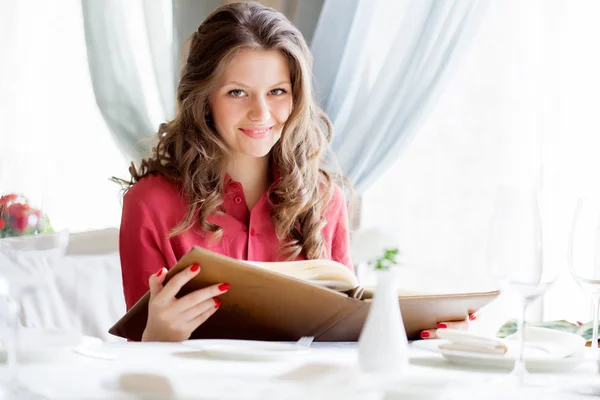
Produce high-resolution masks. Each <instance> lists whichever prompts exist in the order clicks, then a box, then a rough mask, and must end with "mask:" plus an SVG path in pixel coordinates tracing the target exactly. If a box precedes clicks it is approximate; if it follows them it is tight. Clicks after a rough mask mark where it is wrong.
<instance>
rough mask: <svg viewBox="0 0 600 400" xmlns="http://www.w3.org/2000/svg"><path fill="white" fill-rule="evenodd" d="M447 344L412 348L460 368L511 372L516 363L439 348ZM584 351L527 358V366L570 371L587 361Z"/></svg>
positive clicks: (422, 344) (537, 369)
mask: <svg viewBox="0 0 600 400" xmlns="http://www.w3.org/2000/svg"><path fill="white" fill-rule="evenodd" d="M447 343H450V342H449V341H448V340H443V339H431V340H416V341H414V342H412V344H411V346H413V347H414V348H417V349H422V350H429V351H433V352H435V353H439V354H441V355H442V356H444V358H446V360H448V362H450V363H451V364H455V365H460V366H467V367H475V368H489V369H507V370H510V369H512V368H513V366H514V363H515V359H514V358H513V357H511V356H507V355H497V354H483V353H473V352H466V351H457V350H446V349H440V348H439V346H440V345H442V344H447ZM583 350H584V349H582V350H581V352H578V353H575V354H573V355H571V356H569V357H564V358H553V357H550V356H544V357H541V356H530V357H525V365H526V367H527V369H528V370H529V371H530V372H534V371H535V372H561V371H569V370H572V369H573V368H576V367H578V366H579V365H580V364H581V363H583V362H585V361H586V359H585V357H584V355H583Z"/></svg>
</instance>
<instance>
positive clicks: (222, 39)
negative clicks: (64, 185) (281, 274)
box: [119, 2, 352, 259]
mask: <svg viewBox="0 0 600 400" xmlns="http://www.w3.org/2000/svg"><path fill="white" fill-rule="evenodd" d="M188 46H189V48H188V54H187V61H186V62H185V65H184V66H183V68H182V71H181V78H180V82H179V86H178V88H177V113H176V116H175V118H174V119H173V120H172V121H170V122H167V123H163V124H161V125H160V127H159V130H158V134H157V139H158V143H157V145H156V147H154V148H153V149H152V155H151V156H150V157H149V158H146V159H142V161H141V164H140V166H139V169H137V168H136V167H135V165H134V163H132V164H131V167H130V168H129V172H130V173H131V180H130V181H123V180H119V181H120V183H122V184H124V185H125V190H127V188H129V187H131V185H133V184H135V182H137V181H139V180H140V179H141V178H142V177H144V176H146V175H148V174H151V173H160V174H162V175H163V176H164V177H166V178H167V179H169V180H170V181H172V182H174V183H176V184H178V185H179V186H180V188H181V190H182V193H183V194H184V195H185V196H186V197H187V199H188V201H189V207H188V211H187V215H186V216H185V219H184V220H183V221H181V223H180V224H179V225H177V226H176V227H174V229H173V230H172V231H171V236H173V235H177V234H179V233H181V232H183V231H186V230H188V229H190V228H192V227H193V226H194V225H195V224H196V223H199V224H200V226H201V227H202V229H204V230H205V231H210V232H213V233H214V236H216V237H221V236H222V233H223V232H222V228H221V227H220V226H217V225H214V224H211V223H210V222H208V220H207V217H208V216H209V215H211V214H212V213H213V212H222V207H221V206H222V203H223V199H224V194H223V193H224V191H223V190H224V187H223V186H224V178H225V165H226V160H227V159H228V157H229V155H230V152H229V149H228V148H227V145H226V144H225V142H224V141H223V140H222V138H221V136H220V135H219V133H218V132H217V131H216V129H215V126H214V124H213V122H212V117H211V107H210V102H209V97H210V94H211V93H212V91H213V90H214V89H215V85H216V82H217V78H218V77H220V75H221V74H222V73H223V71H224V69H225V67H226V66H227V64H228V62H229V61H230V60H231V59H232V58H233V57H234V56H235V54H236V53H237V52H238V51H239V50H241V49H262V50H276V51H279V52H281V54H283V55H284V56H285V58H286V59H287V62H288V64H289V69H290V75H291V84H292V96H293V98H292V99H293V109H292V112H291V114H290V116H289V118H288V119H287V121H286V123H285V125H284V127H283V132H282V135H281V138H280V140H279V141H278V142H277V143H276V144H275V145H274V147H273V148H272V150H271V154H270V156H271V160H272V163H274V165H275V166H276V167H277V168H278V171H279V172H280V175H281V177H280V179H278V180H277V181H275V182H273V184H272V185H271V187H270V188H269V196H268V198H269V201H270V203H271V218H272V220H273V223H274V226H275V232H276V234H277V237H278V238H279V240H280V242H281V246H280V249H279V250H280V252H279V256H280V257H285V258H287V259H295V258H297V257H298V256H299V255H300V254H303V255H304V257H306V258H308V259H316V258H320V257H322V256H323V255H324V250H325V248H324V243H323V238H322V235H321V231H322V228H323V227H324V226H325V223H326V221H325V218H324V216H323V215H324V211H325V208H326V206H327V204H328V202H329V200H330V199H331V197H332V194H333V186H334V182H335V181H337V182H345V183H346V185H348V184H347V180H345V179H344V178H343V177H342V175H341V174H339V172H336V173H332V175H330V174H329V173H328V172H327V171H326V170H324V169H323V168H321V167H322V166H323V165H324V157H325V152H326V151H327V149H328V148H329V143H330V142H331V139H332V135H333V128H332V125H331V122H330V121H329V119H328V118H327V116H326V115H325V113H324V112H323V111H322V110H321V109H320V108H319V107H318V105H317V103H316V101H315V98H314V90H313V85H312V55H311V53H310V50H309V48H308V45H307V44H306V41H305V40H304V38H303V36H302V34H301V33H300V31H298V29H297V28H296V27H295V26H294V25H293V24H292V23H291V22H289V21H288V19H287V18H286V17H285V16H284V15H283V14H281V13H279V12H277V11H275V10H273V9H271V8H268V7H265V6H263V5H261V4H258V3H252V2H241V3H232V4H228V5H226V6H223V7H220V8H218V9H217V10H215V11H214V12H213V13H211V14H210V15H209V16H208V17H207V18H206V20H205V21H204V22H203V23H202V24H201V25H200V27H199V28H198V29H197V30H196V32H194V33H193V34H192V36H191V37H190V38H189V39H188ZM335 171H338V169H337V168H335ZM351 190H352V189H351Z"/></svg>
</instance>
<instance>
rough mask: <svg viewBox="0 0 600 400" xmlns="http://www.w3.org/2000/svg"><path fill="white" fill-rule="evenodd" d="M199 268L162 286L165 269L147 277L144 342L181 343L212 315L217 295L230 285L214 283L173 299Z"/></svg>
mask: <svg viewBox="0 0 600 400" xmlns="http://www.w3.org/2000/svg"><path fill="white" fill-rule="evenodd" d="M199 271H200V267H199V266H198V265H197V264H196V265H193V266H191V267H189V268H186V269H185V270H184V271H181V272H180V273H178V274H177V275H175V276H174V277H173V278H172V279H171V280H170V281H169V282H168V283H167V284H166V285H164V286H163V282H164V280H165V276H166V275H167V274H166V272H167V269H166V268H161V269H160V270H159V271H158V272H157V273H155V274H153V275H151V276H150V279H149V284H150V302H149V304H148V322H147V323H146V329H144V333H143V334H142V341H143V342H181V341H183V340H187V339H189V338H190V335H191V334H192V332H194V330H195V329H196V328H197V327H199V326H200V325H201V324H202V323H204V321H206V320H207V319H208V318H209V317H210V316H211V315H213V314H214V313H215V312H216V311H217V309H218V308H219V306H220V305H221V301H220V300H219V299H218V298H216V296H218V295H220V294H222V293H225V292H227V290H228V289H229V284H226V283H223V284H216V285H212V286H208V287H206V288H203V289H198V290H196V291H194V292H192V293H188V294H187V295H185V296H183V297H181V298H179V299H178V298H176V297H175V296H176V295H177V293H179V290H180V289H181V288H182V287H183V286H184V285H185V284H186V283H187V282H188V281H190V280H191V279H192V278H193V277H194V276H196V275H197V274H198V272H199Z"/></svg>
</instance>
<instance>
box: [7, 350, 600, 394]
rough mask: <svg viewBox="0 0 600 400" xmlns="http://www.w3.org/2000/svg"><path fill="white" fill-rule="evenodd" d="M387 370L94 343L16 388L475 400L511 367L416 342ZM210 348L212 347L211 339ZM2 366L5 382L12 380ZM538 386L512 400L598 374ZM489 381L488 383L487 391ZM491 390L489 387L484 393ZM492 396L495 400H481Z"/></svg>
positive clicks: (586, 381)
mask: <svg viewBox="0 0 600 400" xmlns="http://www.w3.org/2000/svg"><path fill="white" fill-rule="evenodd" d="M417 342H420V341H416V342H411V343H410V344H409V354H408V356H409V357H408V359H409V362H408V364H407V365H405V366H404V367H403V368H399V369H394V370H391V371H379V372H367V371H363V370H362V369H361V367H360V362H359V350H358V349H359V345H358V343H356V342H313V343H312V344H311V345H310V347H308V348H307V349H305V351H298V352H289V353H286V354H280V353H275V354H273V356H272V357H263V358H261V357H255V358H253V357H239V358H236V357H235V354H234V355H233V356H231V354H229V356H219V354H218V353H217V354H214V352H210V351H206V349H205V348H204V347H203V343H202V341H198V340H196V341H187V342H178V343H139V342H118V343H107V342H98V343H94V344H92V345H86V346H85V347H81V346H79V347H75V348H65V349H61V351H58V352H57V351H54V352H52V353H51V354H49V355H46V356H45V357H44V355H41V356H40V357H35V356H33V357H32V356H31V355H30V356H29V357H28V358H27V357H26V358H25V359H22V360H21V362H20V363H19V366H18V369H17V378H18V382H19V383H20V385H22V386H23V387H25V388H27V389H28V390H30V391H31V392H32V393H33V394H35V395H36V396H37V397H36V398H40V399H309V400H316V399H344V400H348V399H366V400H370V399H385V400H392V399H417V400H421V399H469V398H492V397H493V395H494V394H497V393H496V392H495V390H492V389H491V388H494V387H498V386H493V385H492V383H494V382H495V383H497V382H502V380H503V379H506V378H508V377H509V375H508V374H509V372H510V371H509V369H506V368H489V367H488V368H482V367H477V366H465V365H457V364H453V363H451V362H450V361H448V359H446V358H445V357H444V356H443V355H442V354H440V353H439V352H435V351H430V350H428V349H426V348H424V347H423V346H419V344H420V343H417ZM206 343H209V342H206ZM9 372H10V371H9V370H8V368H7V366H6V364H0V378H1V379H0V382H2V384H3V385H7V384H9V383H10V375H9ZM530 377H534V378H536V379H537V380H538V381H540V382H545V383H542V384H536V385H531V386H524V387H523V388H522V390H521V391H520V392H518V393H519V395H518V396H511V397H510V398H527V399H535V398H541V397H542V396H543V398H544V399H579V398H581V399H590V396H600V374H599V373H598V365H597V363H596V362H594V361H592V360H589V361H585V362H582V363H581V364H579V365H578V366H577V367H575V368H573V369H571V370H568V371H559V372H556V371H554V372H553V371H550V372H540V373H536V372H533V373H531V375H530ZM488 383H489V384H488ZM488 388H489V389H488ZM482 390H483V391H485V390H488V391H489V393H488V394H489V396H488V395H485V396H483V397H482V396H481V393H482Z"/></svg>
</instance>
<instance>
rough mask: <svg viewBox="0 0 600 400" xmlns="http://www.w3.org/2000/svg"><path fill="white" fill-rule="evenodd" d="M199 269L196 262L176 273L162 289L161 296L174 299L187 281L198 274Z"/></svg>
mask: <svg viewBox="0 0 600 400" xmlns="http://www.w3.org/2000/svg"><path fill="white" fill-rule="evenodd" d="M198 271H200V266H199V265H198V264H194V265H192V266H191V267H189V268H186V269H184V270H183V271H181V272H180V273H178V274H177V275H175V276H174V277H173V278H172V279H171V280H170V281H169V282H168V283H167V284H166V285H165V286H164V287H163V289H162V290H161V291H160V297H162V298H163V299H168V300H172V299H173V298H174V297H175V296H176V295H177V293H179V291H180V290H181V288H182V287H183V286H184V285H185V284H186V283H188V282H189V281H190V280H191V279H192V278H193V277H195V276H196V275H198Z"/></svg>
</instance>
